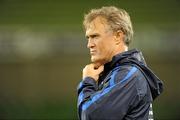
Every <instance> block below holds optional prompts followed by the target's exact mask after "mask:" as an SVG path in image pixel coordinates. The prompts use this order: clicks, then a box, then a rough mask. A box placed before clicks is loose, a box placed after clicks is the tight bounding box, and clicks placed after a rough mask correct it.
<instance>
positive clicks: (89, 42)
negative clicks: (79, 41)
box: [87, 39, 94, 48]
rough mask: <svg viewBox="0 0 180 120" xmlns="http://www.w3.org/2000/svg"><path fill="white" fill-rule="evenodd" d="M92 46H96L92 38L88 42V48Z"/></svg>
mask: <svg viewBox="0 0 180 120" xmlns="http://www.w3.org/2000/svg"><path fill="white" fill-rule="evenodd" d="M92 47H94V43H93V41H92V39H89V40H88V44H87V48H92Z"/></svg>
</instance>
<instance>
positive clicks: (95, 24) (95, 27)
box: [86, 17, 109, 35]
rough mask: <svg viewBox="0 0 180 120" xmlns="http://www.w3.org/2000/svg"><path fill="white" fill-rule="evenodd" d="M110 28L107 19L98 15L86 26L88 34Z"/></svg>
mask: <svg viewBox="0 0 180 120" xmlns="http://www.w3.org/2000/svg"><path fill="white" fill-rule="evenodd" d="M108 29H109V25H108V23H107V20H106V19H105V18H103V17H96V18H95V19H94V20H92V21H91V22H90V23H89V24H88V25H87V27H86V35H87V34H89V33H94V32H104V31H107V30H108Z"/></svg>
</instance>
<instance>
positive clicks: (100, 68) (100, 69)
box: [97, 65, 104, 73]
mask: <svg viewBox="0 0 180 120" xmlns="http://www.w3.org/2000/svg"><path fill="white" fill-rule="evenodd" d="M103 70H104V65H101V66H100V67H99V68H98V69H97V71H98V72H99V73H101V72H102V71H103Z"/></svg>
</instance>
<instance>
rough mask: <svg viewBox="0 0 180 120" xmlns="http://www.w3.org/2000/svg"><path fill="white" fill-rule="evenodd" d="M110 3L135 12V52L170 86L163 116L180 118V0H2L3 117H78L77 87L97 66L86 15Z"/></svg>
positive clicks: (159, 108)
mask: <svg viewBox="0 0 180 120" xmlns="http://www.w3.org/2000/svg"><path fill="white" fill-rule="evenodd" d="M106 5H115V6H117V7H120V8H124V9H126V10H127V11H128V12H129V14H130V16H131V19H132V22H133V25H134V31H135V36H134V41H133V43H132V45H131V48H138V49H139V50H142V51H143V53H144V56H145V58H146V61H147V63H148V65H149V67H150V68H152V69H153V70H154V72H155V73H156V74H157V75H158V76H159V78H161V79H162V80H163V82H164V88H165V90H164V93H163V94H162V95H161V96H160V97H159V98H157V99H156V101H155V102H154V108H153V109H154V115H155V119H157V120H162V119H167V120H173V119H178V118H180V115H179V111H180V95H179V93H178V92H180V79H179V74H180V72H179V69H180V1H179V0H151V1H145V0H137V1H135V0H134V1H133V2H132V0H131V1H130V0H91V1H90V0H0V119H51V120H52V119H77V110H76V101H77V98H76V86H77V84H78V83H79V81H80V80H81V72H82V68H83V67H84V66H85V65H86V64H88V63H89V62H90V60H89V55H88V54H89V52H88V49H86V43H87V42H86V39H85V37H84V32H83V29H82V20H83V16H84V13H87V12H88V11H89V10H90V9H91V8H99V7H101V6H106Z"/></svg>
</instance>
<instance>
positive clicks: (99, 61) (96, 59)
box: [91, 56, 103, 63]
mask: <svg viewBox="0 0 180 120" xmlns="http://www.w3.org/2000/svg"><path fill="white" fill-rule="evenodd" d="M102 61H103V59H101V58H99V57H95V56H92V57H91V62H93V63H102Z"/></svg>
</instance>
